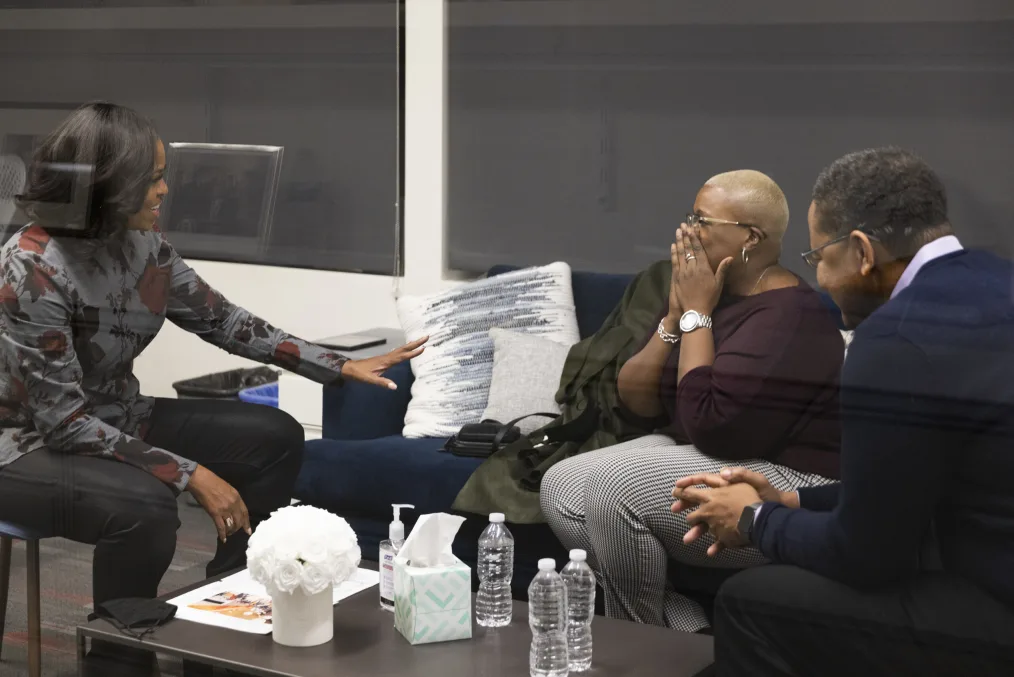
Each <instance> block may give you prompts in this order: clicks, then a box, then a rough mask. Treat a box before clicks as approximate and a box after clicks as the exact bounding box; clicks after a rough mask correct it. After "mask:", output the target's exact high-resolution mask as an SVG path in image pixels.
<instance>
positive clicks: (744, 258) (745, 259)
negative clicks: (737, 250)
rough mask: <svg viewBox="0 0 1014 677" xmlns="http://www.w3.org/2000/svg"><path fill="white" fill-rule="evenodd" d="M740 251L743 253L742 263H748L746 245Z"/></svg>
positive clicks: (748, 257)
mask: <svg viewBox="0 0 1014 677" xmlns="http://www.w3.org/2000/svg"><path fill="white" fill-rule="evenodd" d="M742 253H743V263H748V262H749V261H750V255H749V254H747V253H746V247H743V252H742Z"/></svg>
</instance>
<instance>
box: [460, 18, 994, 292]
mask: <svg viewBox="0 0 1014 677" xmlns="http://www.w3.org/2000/svg"><path fill="white" fill-rule="evenodd" d="M735 4H736V5H737V6H741V7H742V8H743V11H742V12H737V13H735V15H730V13H729V11H728V9H729V3H719V4H718V5H712V4H710V3H685V2H672V0H657V1H652V0H609V1H603V0H587V1H585V2H549V1H542V0H527V1H526V0H515V1H513V2H509V1H505V2H492V1H481V0H476V1H471V2H466V1H457V0H453V1H452V4H451V10H450V15H449V24H450V37H449V41H450V73H449V84H448V89H449V99H450V110H449V114H448V115H449V120H448V129H449V141H448V191H449V195H448V231H449V242H448V250H449V260H450V265H451V266H452V267H454V268H460V269H465V270H472V271H479V270H483V269H485V268H487V267H488V266H490V265H491V264H494V263H515V264H535V263H542V262H547V261H551V260H555V259H562V260H566V261H569V262H570V263H571V264H572V265H573V266H574V267H575V268H584V269H594V270H601V271H616V272H621V271H634V270H637V269H640V268H642V267H644V266H645V265H646V264H647V263H648V262H650V261H652V260H656V259H659V258H667V257H668V253H669V243H670V242H671V240H672V234H673V231H674V229H675V228H676V227H677V226H679V223H680V220H681V219H682V217H683V215H684V214H685V213H686V212H687V211H688V210H689V208H690V207H691V206H692V205H693V202H694V196H695V194H696V192H697V190H698V188H699V187H700V186H701V184H702V183H703V182H704V181H705V180H706V179H707V178H709V177H710V176H712V175H714V174H716V173H719V172H722V171H726V170H730V169H740V168H752V169H757V170H760V171H763V172H766V173H768V174H770V175H771V176H772V177H773V178H774V179H775V180H776V181H778V183H779V184H780V185H781V186H782V188H783V190H784V191H785V193H786V195H787V196H788V198H789V203H790V206H791V208H792V220H791V225H790V230H789V233H788V235H787V239H786V242H785V246H784V255H783V263H785V264H786V265H787V266H788V267H790V268H792V269H794V270H796V271H797V272H799V273H801V274H809V273H808V271H807V270H806V267H805V264H803V262H802V261H801V260H800V259H799V257H798V256H797V253H798V252H800V251H803V250H805V249H808V246H807V242H808V238H807V234H806V212H807V207H808V205H809V194H810V189H811V188H812V185H813V181H814V179H815V178H816V176H817V173H818V172H819V171H820V169H821V168H822V167H824V166H825V165H827V164H828V163H830V162H831V161H832V160H834V159H836V158H837V157H839V156H840V155H842V154H844V153H846V152H848V151H850V150H857V149H860V148H866V147H870V146H879V145H885V144H896V145H901V146H905V147H909V148H912V149H914V150H916V151H918V152H919V153H921V154H922V155H924V156H925V157H926V158H927V159H928V160H929V161H930V163H931V164H933V165H934V167H935V168H936V169H937V170H938V171H939V172H940V173H941V175H942V176H943V177H944V179H945V181H946V182H947V187H948V189H949V191H950V197H951V203H952V209H951V213H952V217H953V219H954V220H955V222H956V224H957V225H958V228H959V232H960V233H961V234H962V236H963V237H964V239H966V240H967V241H968V242H969V243H972V244H978V245H988V246H990V247H993V248H995V249H997V250H998V251H1002V252H1007V253H1010V252H1011V249H1012V237H1014V236H1012V234H1011V232H1010V230H1009V228H1006V227H1005V226H1006V224H1007V223H1009V220H1010V214H1011V213H1014V193H1012V192H1011V191H1010V189H1009V185H1008V184H1009V176H1010V173H1009V171H1008V169H1007V168H1008V167H1009V162H1010V157H1011V156H1012V153H1014V125H1011V124H1010V121H1011V120H1012V119H1014V69H1012V66H1014V41H1011V40H1010V35H1011V34H1014V22H1011V21H1000V20H995V19H996V17H993V16H990V15H989V14H988V13H987V14H982V13H981V12H979V13H975V12H976V11H977V10H975V9H974V8H971V9H970V8H967V7H966V5H967V4H968V3H960V2H935V3H917V2H911V3H901V4H900V5H899V3H879V4H878V3H860V5H862V6H865V9H851V8H850V7H852V6H851V5H848V4H847V3H803V2H791V1H789V0H785V1H783V2H778V3H735ZM827 5H831V6H832V7H831V8H828V7H827ZM899 6H900V7H901V8H900V9H899ZM945 10H946V14H945ZM996 14H999V12H998V11H997V12H996ZM944 16H946V17H947V20H940V19H941V18H943V17H944Z"/></svg>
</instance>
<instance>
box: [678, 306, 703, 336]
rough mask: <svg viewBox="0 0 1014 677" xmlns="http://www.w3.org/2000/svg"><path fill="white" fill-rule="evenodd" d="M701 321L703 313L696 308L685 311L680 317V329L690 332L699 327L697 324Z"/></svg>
mask: <svg viewBox="0 0 1014 677" xmlns="http://www.w3.org/2000/svg"><path fill="white" fill-rule="evenodd" d="M700 321H701V315H700V313H698V312H697V311H696V310H688V311H687V312H685V313H683V316H682V317H681V318H680V331H682V332H689V331H693V330H694V329H697V325H698V324H699V323H700Z"/></svg>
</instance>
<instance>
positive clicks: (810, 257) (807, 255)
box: [800, 226, 880, 268]
mask: <svg viewBox="0 0 1014 677" xmlns="http://www.w3.org/2000/svg"><path fill="white" fill-rule="evenodd" d="M857 230H858V231H859V232H860V233H865V234H866V237H868V238H870V239H871V240H875V241H878V242H879V241H880V238H878V237H877V236H876V235H873V234H872V233H870V232H868V231H865V230H863V227H862V226H859V227H858V228H855V229H853V230H850V231H849V232H847V233H845V234H844V235H842V236H840V237H836V238H835V239H833V240H828V241H827V242H825V243H824V244H822V245H820V246H819V247H814V248H813V249H811V250H809V251H805V252H803V253H802V254H800V256H802V257H803V260H804V261H806V265H808V266H810V267H811V268H816V267H817V264H818V263H820V250H821V249H823V248H824V247H830V246H831V245H833V244H838V243H839V242H844V241H845V240H847V239H849V238H850V237H852V233H854V232H856V231H857Z"/></svg>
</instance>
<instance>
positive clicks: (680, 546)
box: [541, 435, 833, 632]
mask: <svg viewBox="0 0 1014 677" xmlns="http://www.w3.org/2000/svg"><path fill="white" fill-rule="evenodd" d="M728 466H742V467H745V468H749V469H750V470H754V471H756V472H759V473H761V474H763V475H764V476H765V477H767V478H768V480H769V481H770V482H771V484H772V486H774V487H775V488H777V489H780V490H782V491H790V490H794V489H798V488H799V487H804V486H815V485H820V484H830V483H832V482H833V480H829V479H827V478H825V477H821V476H820V475H814V474H808V473H802V472H798V471H796V470H792V469H791V468H786V467H785V466H781V465H778V464H775V463H771V462H770V461H763V460H750V461H726V460H722V459H719V458H714V457H712V456H708V455H706V454H703V453H701V452H700V451H698V450H697V449H696V448H695V447H694V446H692V445H678V444H676V443H675V442H674V441H673V440H672V438H670V437H668V436H666V435H649V436H647V437H642V438H639V439H636V440H633V441H631V442H625V443H623V444H618V445H615V446H612V447H606V448H605V449H599V450H598V451H592V452H588V453H586V454H581V455H579V456H574V457H573V458H569V459H567V460H566V461H562V462H560V463H558V464H556V465H555V466H553V467H552V468H551V469H550V470H549V471H548V472H547V473H546V475H545V477H543V479H542V489H541V494H542V495H541V503H542V512H543V513H544V514H545V516H546V520H547V521H548V522H549V525H550V527H552V529H553V532H554V533H555V534H556V536H557V538H559V539H560V541H561V542H562V543H563V544H564V546H566V547H567V548H568V549H571V548H583V549H584V550H587V551H588V561H589V563H590V564H591V565H592V567H593V568H594V569H595V573H596V575H597V576H598V578H599V581H600V582H601V583H602V587H603V589H604V590H605V603H606V604H605V606H606V615H608V616H609V617H611V618H620V619H626V620H632V621H636V622H639V623H650V624H653V625H664V626H667V627H670V628H674V629H678V630H682V631H684V632H696V631H697V630H700V629H702V628H706V627H708V621H707V617H706V616H705V614H704V610H703V609H701V607H700V606H699V605H698V604H697V603H696V602H694V601H692V600H690V599H688V598H687V597H684V596H683V595H681V594H679V593H678V592H676V590H675V589H674V588H673V585H672V583H671V582H670V581H669V580H668V577H667V569H668V562H669V558H672V559H675V560H677V561H679V562H682V563H684V564H689V565H695V566H707V567H724V568H730V569H743V568H746V567H750V566H755V565H757V564H763V563H764V562H765V561H766V560H765V559H764V557H763V556H762V555H761V554H760V553H759V552H758V551H757V550H756V549H754V548H742V549H737V550H724V551H723V552H722V553H720V554H719V555H718V556H717V557H709V556H708V554H707V549H708V546H709V545H710V544H711V543H713V542H714V540H713V539H712V537H711V536H710V535H708V536H706V537H704V538H700V539H698V540H697V541H695V542H694V543H691V544H690V545H687V544H684V543H683V536H684V534H686V532H687V530H688V529H689V526H688V524H687V520H686V515H685V514H679V515H674V514H673V513H672V512H671V511H670V509H669V508H670V506H671V505H672V496H671V494H672V489H673V485H674V484H675V482H676V480H677V479H679V478H681V477H685V476H687V475H693V474H697V473H703V472H718V471H719V470H721V469H722V468H724V467H728ZM677 585H678V583H677Z"/></svg>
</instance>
